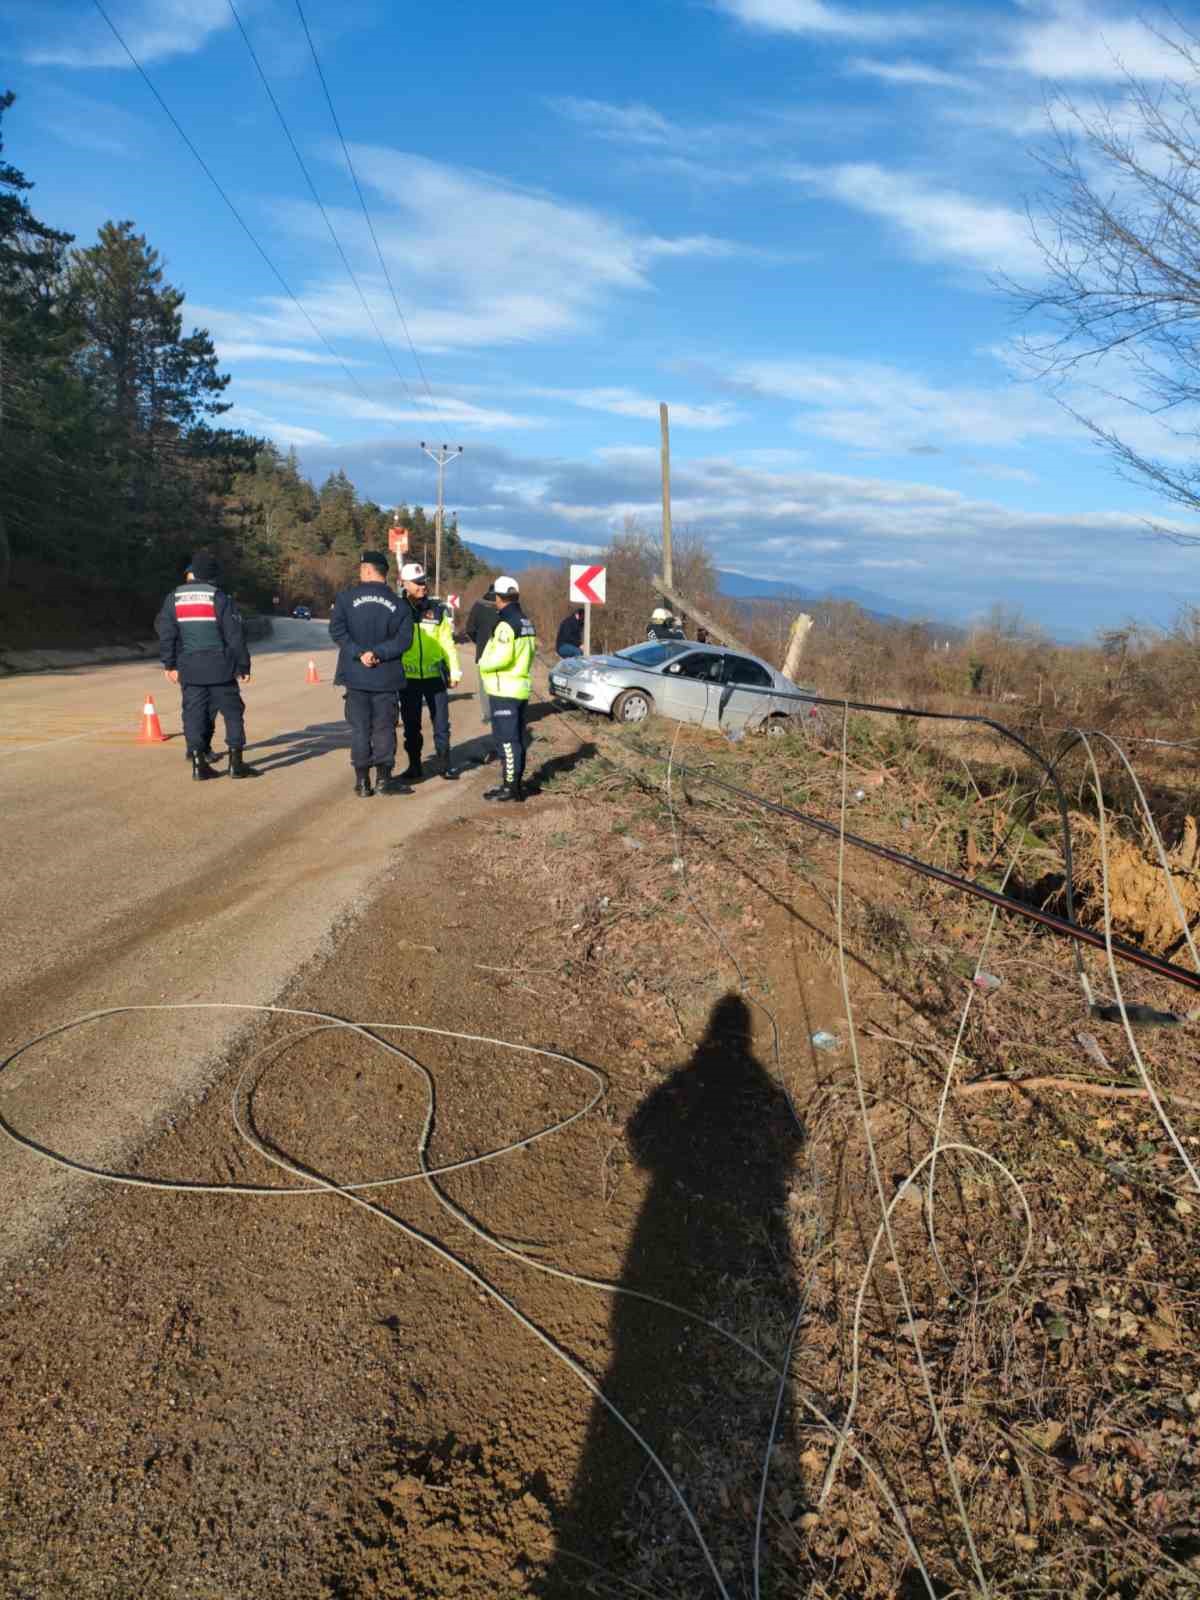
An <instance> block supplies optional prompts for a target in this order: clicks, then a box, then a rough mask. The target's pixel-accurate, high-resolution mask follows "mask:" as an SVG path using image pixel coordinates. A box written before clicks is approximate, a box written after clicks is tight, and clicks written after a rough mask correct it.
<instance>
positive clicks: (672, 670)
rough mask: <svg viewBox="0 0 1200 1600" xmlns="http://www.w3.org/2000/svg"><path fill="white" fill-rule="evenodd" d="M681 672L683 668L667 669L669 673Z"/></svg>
mask: <svg viewBox="0 0 1200 1600" xmlns="http://www.w3.org/2000/svg"><path fill="white" fill-rule="evenodd" d="M681 670H682V669H681V668H680V667H668V668H667V671H668V672H679V671H681Z"/></svg>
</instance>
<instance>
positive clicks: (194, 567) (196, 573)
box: [187, 551, 221, 583]
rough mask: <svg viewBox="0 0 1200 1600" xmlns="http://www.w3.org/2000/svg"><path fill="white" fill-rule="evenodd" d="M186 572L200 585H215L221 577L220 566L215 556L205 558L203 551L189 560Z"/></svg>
mask: <svg viewBox="0 0 1200 1600" xmlns="http://www.w3.org/2000/svg"><path fill="white" fill-rule="evenodd" d="M187 570H188V571H189V572H190V573H191V575H192V577H193V578H196V579H198V580H199V581H200V582H202V583H215V582H216V580H217V579H218V578H219V577H220V576H221V564H220V562H219V561H218V560H217V558H216V556H207V555H205V554H204V553H203V551H201V552H199V553H198V554H196V555H194V556H193V557H192V558H191V560H190V561H189V562H188V564H187Z"/></svg>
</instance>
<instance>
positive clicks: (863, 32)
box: [716, 0, 933, 39]
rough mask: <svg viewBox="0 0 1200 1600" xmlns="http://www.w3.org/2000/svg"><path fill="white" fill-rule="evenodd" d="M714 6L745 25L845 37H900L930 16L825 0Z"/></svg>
mask: <svg viewBox="0 0 1200 1600" xmlns="http://www.w3.org/2000/svg"><path fill="white" fill-rule="evenodd" d="M716 5H717V9H718V10H719V11H723V12H725V13H726V14H727V15H728V16H731V17H734V18H735V19H736V20H737V21H738V22H742V23H745V24H746V26H747V27H751V28H763V29H765V30H767V31H769V32H772V33H796V34H816V35H818V36H819V35H826V36H828V37H833V38H837V37H840V38H848V39H899V38H904V37H906V36H908V35H911V34H919V33H926V32H928V31H929V30H930V29H931V28H932V26H933V19H932V17H922V16H918V15H916V14H915V13H912V12H906V11H894V12H878V11H853V10H849V9H847V7H845V6H836V5H826V4H825V3H824V0H716Z"/></svg>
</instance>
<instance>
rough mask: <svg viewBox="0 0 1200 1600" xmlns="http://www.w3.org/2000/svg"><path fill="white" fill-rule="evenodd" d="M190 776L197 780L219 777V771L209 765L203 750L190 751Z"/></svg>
mask: <svg viewBox="0 0 1200 1600" xmlns="http://www.w3.org/2000/svg"><path fill="white" fill-rule="evenodd" d="M192 777H193V778H195V779H197V780H201V779H204V778H218V777H220V773H218V772H214V771H213V769H212V768H211V767H210V766H209V764H208V762H207V761H206V760H205V759H204V752H203V751H202V750H193V751H192Z"/></svg>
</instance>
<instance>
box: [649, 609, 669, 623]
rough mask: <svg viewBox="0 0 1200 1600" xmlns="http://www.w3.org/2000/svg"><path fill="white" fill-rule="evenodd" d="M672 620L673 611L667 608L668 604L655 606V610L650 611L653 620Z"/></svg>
mask: <svg viewBox="0 0 1200 1600" xmlns="http://www.w3.org/2000/svg"><path fill="white" fill-rule="evenodd" d="M670 620H671V613H670V612H669V611H668V610H667V608H666V606H655V608H654V610H653V611H652V612H651V613H650V621H651V622H670Z"/></svg>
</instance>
